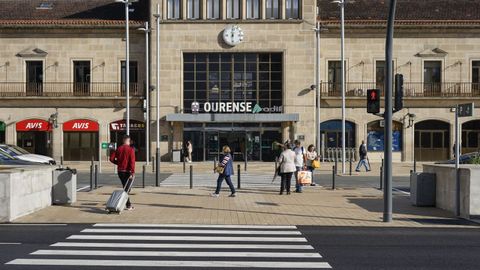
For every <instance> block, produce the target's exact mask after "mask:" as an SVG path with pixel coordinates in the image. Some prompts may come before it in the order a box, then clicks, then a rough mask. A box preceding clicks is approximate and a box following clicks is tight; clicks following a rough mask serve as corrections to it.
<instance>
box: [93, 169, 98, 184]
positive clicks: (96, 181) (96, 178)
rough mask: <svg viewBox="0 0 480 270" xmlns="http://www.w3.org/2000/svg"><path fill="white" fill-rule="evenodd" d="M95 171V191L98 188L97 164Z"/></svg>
mask: <svg viewBox="0 0 480 270" xmlns="http://www.w3.org/2000/svg"><path fill="white" fill-rule="evenodd" d="M94 169H95V189H97V188H98V165H97V164H95V166H94Z"/></svg>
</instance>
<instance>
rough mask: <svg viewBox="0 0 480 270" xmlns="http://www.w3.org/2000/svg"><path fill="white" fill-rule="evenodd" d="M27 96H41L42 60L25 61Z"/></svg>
mask: <svg viewBox="0 0 480 270" xmlns="http://www.w3.org/2000/svg"><path fill="white" fill-rule="evenodd" d="M26 67H27V70H26V74H27V78H26V79H27V80H26V81H27V85H26V90H27V93H26V94H27V96H41V95H42V94H43V62H42V61H26Z"/></svg>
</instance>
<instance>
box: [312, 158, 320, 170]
mask: <svg viewBox="0 0 480 270" xmlns="http://www.w3.org/2000/svg"><path fill="white" fill-rule="evenodd" d="M312 168H314V169H318V168H320V161H319V160H318V159H314V160H312Z"/></svg>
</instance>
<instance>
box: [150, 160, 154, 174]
mask: <svg viewBox="0 0 480 270" xmlns="http://www.w3.org/2000/svg"><path fill="white" fill-rule="evenodd" d="M150 160H151V161H152V173H154V172H155V157H154V156H152V157H151V158H150Z"/></svg>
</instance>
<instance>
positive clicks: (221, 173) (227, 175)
mask: <svg viewBox="0 0 480 270" xmlns="http://www.w3.org/2000/svg"><path fill="white" fill-rule="evenodd" d="M222 151H223V157H222V161H221V162H220V163H219V164H218V165H217V167H215V172H216V173H218V178H217V189H216V190H215V192H214V193H212V197H219V196H220V190H221V189H222V182H223V180H225V181H226V182H227V184H228V186H229V187H230V191H231V192H232V193H231V194H230V196H228V197H236V196H237V195H236V192H235V187H234V186H233V183H232V179H231V176H232V175H233V158H232V155H231V150H230V147H228V146H227V145H225V146H224V147H223V148H222Z"/></svg>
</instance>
